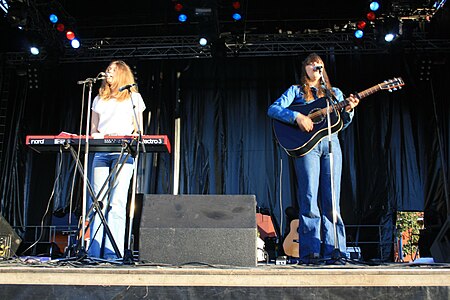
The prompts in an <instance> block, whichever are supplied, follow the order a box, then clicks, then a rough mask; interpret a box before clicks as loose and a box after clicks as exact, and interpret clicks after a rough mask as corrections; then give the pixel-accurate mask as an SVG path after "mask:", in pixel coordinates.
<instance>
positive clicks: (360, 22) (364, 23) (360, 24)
mask: <svg viewBox="0 0 450 300" xmlns="http://www.w3.org/2000/svg"><path fill="white" fill-rule="evenodd" d="M366 25H367V23H366V22H365V21H359V22H358V23H356V27H358V29H360V30H364V28H366Z"/></svg>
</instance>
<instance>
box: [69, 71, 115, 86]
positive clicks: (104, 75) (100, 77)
mask: <svg viewBox="0 0 450 300" xmlns="http://www.w3.org/2000/svg"><path fill="white" fill-rule="evenodd" d="M109 76H110V75H109V74H108V73H105V72H100V73H98V75H97V77H95V78H86V79H85V80H80V81H78V82H77V84H86V83H95V82H97V80H104V79H106V78H108V77H109Z"/></svg>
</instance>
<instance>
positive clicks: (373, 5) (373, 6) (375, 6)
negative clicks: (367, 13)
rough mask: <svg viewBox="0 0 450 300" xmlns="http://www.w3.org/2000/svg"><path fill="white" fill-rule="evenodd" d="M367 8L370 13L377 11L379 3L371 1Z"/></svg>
mask: <svg viewBox="0 0 450 300" xmlns="http://www.w3.org/2000/svg"><path fill="white" fill-rule="evenodd" d="M369 7H370V10H371V11H377V10H378V9H379V8H380V3H378V2H377V1H372V2H370V4H369Z"/></svg>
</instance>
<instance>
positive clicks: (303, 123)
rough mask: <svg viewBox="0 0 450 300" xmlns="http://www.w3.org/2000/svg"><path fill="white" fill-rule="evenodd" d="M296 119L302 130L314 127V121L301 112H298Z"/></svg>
mask: <svg viewBox="0 0 450 300" xmlns="http://www.w3.org/2000/svg"><path fill="white" fill-rule="evenodd" d="M295 121H296V122H297V125H298V127H300V129H301V130H303V131H306V132H310V131H311V130H313V128H314V123H313V121H312V120H311V119H310V118H309V117H308V116H305V115H303V114H301V113H298V114H297V117H295Z"/></svg>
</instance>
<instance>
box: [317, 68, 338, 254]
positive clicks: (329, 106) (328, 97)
mask: <svg viewBox="0 0 450 300" xmlns="http://www.w3.org/2000/svg"><path fill="white" fill-rule="evenodd" d="M319 72H320V75H321V79H320V80H321V85H322V87H323V88H324V89H325V93H326V95H325V96H326V100H327V132H328V134H327V135H328V153H329V155H330V160H329V163H330V189H331V209H332V214H333V234H334V249H333V252H332V253H331V259H332V260H334V261H337V260H339V259H340V258H341V252H340V250H339V241H338V234H337V227H336V224H337V213H336V195H335V186H334V157H333V147H332V141H331V137H332V132H331V116H330V114H331V111H332V110H334V112H335V113H336V114H338V113H339V112H338V111H337V110H336V107H335V104H334V102H333V96H332V94H331V92H330V90H329V89H327V86H326V82H325V80H324V78H323V73H322V70H321V69H319Z"/></svg>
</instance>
